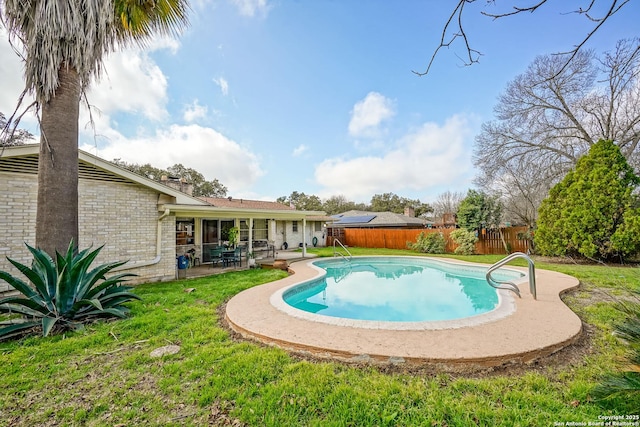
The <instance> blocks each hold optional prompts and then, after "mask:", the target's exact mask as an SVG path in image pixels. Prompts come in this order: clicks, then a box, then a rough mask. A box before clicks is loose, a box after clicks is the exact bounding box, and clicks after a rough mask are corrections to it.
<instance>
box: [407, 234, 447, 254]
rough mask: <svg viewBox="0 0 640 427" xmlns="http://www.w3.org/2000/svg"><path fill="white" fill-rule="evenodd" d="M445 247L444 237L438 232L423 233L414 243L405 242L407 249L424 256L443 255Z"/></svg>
mask: <svg viewBox="0 0 640 427" xmlns="http://www.w3.org/2000/svg"><path fill="white" fill-rule="evenodd" d="M445 245H446V241H445V239H444V235H443V234H442V233H440V232H436V233H427V232H424V231H423V232H421V233H420V234H419V235H418V237H417V239H416V241H415V243H413V242H407V247H409V249H411V250H414V251H418V252H424V253H426V254H443V253H444V252H445V250H444V249H445Z"/></svg>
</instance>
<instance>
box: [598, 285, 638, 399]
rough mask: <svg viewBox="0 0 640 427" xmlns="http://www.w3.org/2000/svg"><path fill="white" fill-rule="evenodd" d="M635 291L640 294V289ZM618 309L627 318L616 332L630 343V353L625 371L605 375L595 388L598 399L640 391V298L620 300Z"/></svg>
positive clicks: (616, 328) (615, 327)
mask: <svg viewBox="0 0 640 427" xmlns="http://www.w3.org/2000/svg"><path fill="white" fill-rule="evenodd" d="M633 293H634V294H636V295H640V292H638V291H634V292H633ZM617 309H618V310H619V311H620V312H622V313H623V314H624V315H625V318H624V320H623V321H622V322H620V323H618V324H616V325H614V333H615V335H617V336H618V337H620V338H621V339H624V340H625V341H626V343H627V344H628V345H629V355H628V356H627V364H626V366H625V367H623V369H624V371H623V372H621V373H618V374H613V375H609V376H607V377H605V379H604V380H603V381H602V382H601V383H600V384H599V385H598V386H597V387H596V388H595V389H594V390H593V396H594V397H595V398H596V399H598V400H602V399H608V398H612V397H616V396H621V395H627V394H634V393H635V394H637V393H640V299H638V298H636V301H623V302H620V303H618V305H617Z"/></svg>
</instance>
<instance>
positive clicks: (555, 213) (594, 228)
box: [535, 140, 640, 260]
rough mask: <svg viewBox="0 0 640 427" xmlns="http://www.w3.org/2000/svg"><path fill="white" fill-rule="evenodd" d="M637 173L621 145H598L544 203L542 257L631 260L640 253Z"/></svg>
mask: <svg viewBox="0 0 640 427" xmlns="http://www.w3.org/2000/svg"><path fill="white" fill-rule="evenodd" d="M638 184H640V178H638V176H636V175H635V174H634V173H633V168H631V166H629V164H628V163H627V161H626V159H625V157H624V156H623V155H622V153H621V152H620V149H619V148H618V146H616V145H615V144H614V143H613V142H611V141H604V140H601V141H598V142H597V143H596V144H594V145H593V146H592V147H591V149H590V150H589V153H588V154H586V155H585V156H583V157H581V158H580V160H578V163H577V165H576V167H575V169H574V170H572V171H570V172H569V173H568V174H567V175H566V176H565V178H564V179H563V180H562V181H561V182H559V183H558V184H556V185H555V186H554V187H553V188H552V189H551V191H550V192H549V196H548V197H547V198H546V199H545V200H544V201H543V202H542V204H541V206H540V210H539V215H538V230H537V232H536V236H535V243H536V247H537V249H538V251H539V252H540V253H541V254H542V255H551V256H558V255H559V256H563V255H582V256H584V257H588V258H595V257H599V258H601V259H605V260H606V259H611V258H614V257H621V258H624V257H627V256H630V255H633V254H636V253H637V252H638V250H640V209H638V207H637V200H636V197H635V196H634V195H633V192H634V190H635V189H636V188H637V186H638Z"/></svg>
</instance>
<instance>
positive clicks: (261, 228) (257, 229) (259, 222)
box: [253, 219, 269, 240]
mask: <svg viewBox="0 0 640 427" xmlns="http://www.w3.org/2000/svg"><path fill="white" fill-rule="evenodd" d="M268 222H269V221H268V220H266V219H254V220H253V240H267V238H268V234H269V233H268V230H267V228H268V226H267V224H268Z"/></svg>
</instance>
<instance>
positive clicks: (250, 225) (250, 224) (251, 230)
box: [247, 218, 253, 255]
mask: <svg viewBox="0 0 640 427" xmlns="http://www.w3.org/2000/svg"><path fill="white" fill-rule="evenodd" d="M250 252H253V218H249V241H248V242H247V255H248V254H249V253H250Z"/></svg>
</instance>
